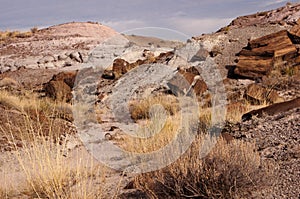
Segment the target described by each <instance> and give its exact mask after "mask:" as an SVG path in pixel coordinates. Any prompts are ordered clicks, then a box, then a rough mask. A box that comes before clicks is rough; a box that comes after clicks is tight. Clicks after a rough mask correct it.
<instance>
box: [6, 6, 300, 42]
mask: <svg viewBox="0 0 300 199" xmlns="http://www.w3.org/2000/svg"><path fill="white" fill-rule="evenodd" d="M12 2H13V3H12ZM287 2H288V1H283V0H267V1H264V2H261V1H258V0H248V1H246V0H228V1H225V0H215V1H209V0H203V1H201V2H196V1H193V0H173V1H171V0H165V1H163V2H161V1H158V0H153V1H145V0H128V1H121V0H112V1H105V0H87V1H84V2H83V1H80V0H72V1H71V0H66V1H59V0H53V1H46V0H27V1H24V0H14V1H5V2H2V5H1V8H0V18H1V23H0V30H27V29H30V28H32V27H38V28H44V27H48V26H52V25H57V24H62V23H66V22H72V21H80V22H85V21H94V22H99V23H101V24H103V25H106V26H109V27H111V28H113V29H115V30H116V31H118V32H124V31H128V30H133V31H131V32H133V33H134V31H135V30H140V29H141V28H143V27H160V28H163V29H170V30H174V31H177V32H180V33H182V34H184V35H187V36H189V37H190V36H195V35H201V34H202V33H211V32H215V31H217V30H218V29H220V28H221V27H224V26H226V25H227V24H229V23H230V22H231V21H232V20H233V19H234V18H236V17H238V16H242V15H247V14H252V13H256V12H259V11H264V10H270V9H274V8H277V7H281V6H284V5H285V4H286V3H287ZM290 2H298V1H290Z"/></svg>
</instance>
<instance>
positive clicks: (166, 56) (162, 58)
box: [102, 50, 174, 79]
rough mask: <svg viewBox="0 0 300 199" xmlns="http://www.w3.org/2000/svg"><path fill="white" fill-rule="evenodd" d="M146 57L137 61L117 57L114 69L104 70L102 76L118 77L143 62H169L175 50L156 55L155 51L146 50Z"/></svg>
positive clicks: (108, 77) (106, 77) (144, 53)
mask: <svg viewBox="0 0 300 199" xmlns="http://www.w3.org/2000/svg"><path fill="white" fill-rule="evenodd" d="M143 56H144V57H145V58H144V59H138V60H136V61H135V62H132V63H129V62H128V61H126V60H125V59H122V58H117V59H115V60H114V62H113V66H112V70H106V71H104V73H103V75H102V77H103V78H105V79H118V78H120V77H121V76H122V75H124V74H125V73H127V72H128V71H130V70H132V69H133V68H135V67H137V66H140V65H142V64H154V63H166V64H167V63H168V62H169V61H170V60H171V59H172V57H173V56H174V52H172V51H170V52H165V53H160V54H159V55H158V56H156V57H155V56H154V53H152V52H150V51H148V50H144V52H143Z"/></svg>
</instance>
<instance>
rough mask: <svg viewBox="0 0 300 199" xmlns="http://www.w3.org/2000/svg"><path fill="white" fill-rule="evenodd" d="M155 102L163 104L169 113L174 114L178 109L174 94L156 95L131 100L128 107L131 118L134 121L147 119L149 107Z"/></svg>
mask: <svg viewBox="0 0 300 199" xmlns="http://www.w3.org/2000/svg"><path fill="white" fill-rule="evenodd" d="M155 104H159V105H161V106H163V107H164V109H165V110H166V111H167V112H168V113H169V114H170V115H174V114H175V113H176V112H178V111H179V103H178V101H177V100H176V98H175V97H174V96H171V95H169V96H163V95H158V96H154V97H148V98H146V99H143V100H139V101H138V100H136V101H132V102H131V103H130V108H129V110H130V113H131V117H132V119H133V120H135V121H136V120H139V119H149V118H150V110H151V109H150V108H151V106H153V105H155Z"/></svg>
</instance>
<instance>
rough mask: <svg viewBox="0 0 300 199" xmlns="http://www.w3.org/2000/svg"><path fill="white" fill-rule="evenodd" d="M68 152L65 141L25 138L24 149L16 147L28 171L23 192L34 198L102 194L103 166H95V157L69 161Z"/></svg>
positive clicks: (85, 197) (95, 196)
mask: <svg viewBox="0 0 300 199" xmlns="http://www.w3.org/2000/svg"><path fill="white" fill-rule="evenodd" d="M67 153H68V151H67V149H66V148H65V145H64V143H61V142H59V141H53V140H51V139H50V140H49V139H48V137H42V136H40V137H38V138H36V139H35V141H33V142H31V143H30V144H26V142H24V147H23V149H22V150H20V149H18V150H16V151H15V154H16V157H17V159H18V161H19V163H20V165H21V167H22V169H23V172H25V174H26V181H27V183H26V184H25V185H24V186H23V187H21V192H22V193H23V194H24V195H28V196H30V197H31V198H53V199H54V198H55V199H57V198H59V199H67V198H72V199H81V198H83V199H89V198H101V195H102V192H103V191H102V188H103V186H102V185H101V184H102V183H103V180H104V178H103V176H104V173H105V171H104V169H103V168H100V167H96V166H94V165H93V162H92V159H91V160H90V161H81V159H80V158H79V157H78V160H77V162H76V163H75V165H73V164H70V162H68V160H67V158H65V155H66V154H67ZM94 178H97V179H94ZM95 183H98V185H97V186H95Z"/></svg>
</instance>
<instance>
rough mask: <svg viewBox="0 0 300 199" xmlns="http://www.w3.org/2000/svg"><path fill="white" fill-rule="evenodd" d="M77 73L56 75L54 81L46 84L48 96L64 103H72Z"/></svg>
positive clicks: (45, 89) (45, 88)
mask: <svg viewBox="0 0 300 199" xmlns="http://www.w3.org/2000/svg"><path fill="white" fill-rule="evenodd" d="M76 75H77V71H75V72H61V73H58V74H57V75H54V76H53V77H52V79H51V80H50V81H49V82H47V83H46V84H44V91H45V94H46V96H48V97H50V98H52V99H54V100H58V101H62V102H70V101H71V100H72V89H73V87H74V83H75V79H76Z"/></svg>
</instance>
